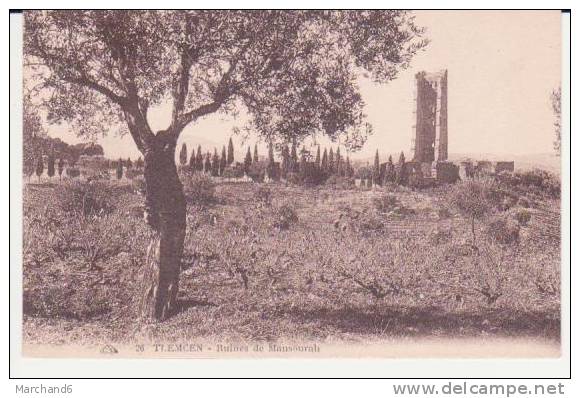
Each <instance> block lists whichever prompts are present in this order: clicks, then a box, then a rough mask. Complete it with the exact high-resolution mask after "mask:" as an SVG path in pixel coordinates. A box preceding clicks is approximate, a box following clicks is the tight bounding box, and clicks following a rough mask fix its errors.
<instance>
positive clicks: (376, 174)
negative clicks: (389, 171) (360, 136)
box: [373, 149, 381, 183]
mask: <svg viewBox="0 0 580 398" xmlns="http://www.w3.org/2000/svg"><path fill="white" fill-rule="evenodd" d="M380 179H381V163H380V161H379V150H378V149H377V151H376V152H375V163H374V165H373V180H374V182H375V183H379V181H380Z"/></svg>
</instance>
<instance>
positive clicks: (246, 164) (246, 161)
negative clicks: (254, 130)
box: [244, 146, 252, 174]
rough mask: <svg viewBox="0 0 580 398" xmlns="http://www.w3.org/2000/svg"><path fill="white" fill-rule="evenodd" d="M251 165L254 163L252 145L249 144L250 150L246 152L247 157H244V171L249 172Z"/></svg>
mask: <svg viewBox="0 0 580 398" xmlns="http://www.w3.org/2000/svg"><path fill="white" fill-rule="evenodd" d="M251 165H252V152H250V147H249V146H248V152H246V158H245V159H244V173H246V174H248V173H249V172H250V166H251Z"/></svg>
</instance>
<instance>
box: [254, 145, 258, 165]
mask: <svg viewBox="0 0 580 398" xmlns="http://www.w3.org/2000/svg"><path fill="white" fill-rule="evenodd" d="M254 163H258V144H254Z"/></svg>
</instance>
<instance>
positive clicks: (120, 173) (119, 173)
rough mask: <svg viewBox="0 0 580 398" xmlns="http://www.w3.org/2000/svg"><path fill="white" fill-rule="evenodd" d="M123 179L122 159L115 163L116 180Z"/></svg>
mask: <svg viewBox="0 0 580 398" xmlns="http://www.w3.org/2000/svg"><path fill="white" fill-rule="evenodd" d="M121 178H123V159H121V158H119V161H118V162H117V180H120V179H121Z"/></svg>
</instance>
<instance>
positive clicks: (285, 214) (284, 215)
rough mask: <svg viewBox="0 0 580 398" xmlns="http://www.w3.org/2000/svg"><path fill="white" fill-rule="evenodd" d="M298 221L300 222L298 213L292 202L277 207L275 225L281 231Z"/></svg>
mask: <svg viewBox="0 0 580 398" xmlns="http://www.w3.org/2000/svg"><path fill="white" fill-rule="evenodd" d="M296 222H298V215H297V214H296V210H294V208H293V207H292V206H291V205H290V204H287V203H285V204H283V205H281V206H279V207H277V208H276V209H275V211H274V223H273V225H274V227H276V228H278V229H279V230H280V231H282V230H286V229H289V228H290V226H291V225H292V224H295V223H296Z"/></svg>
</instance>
